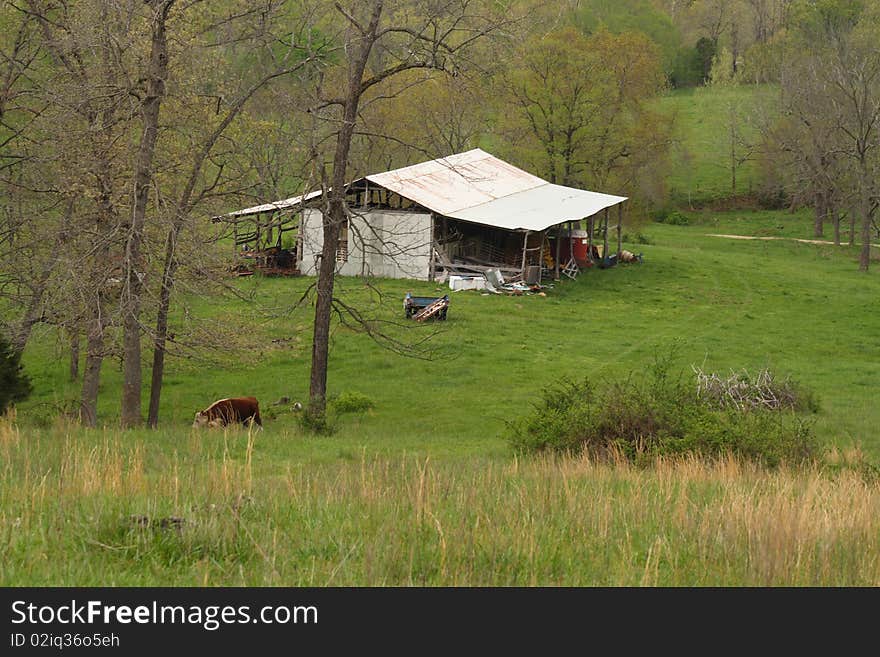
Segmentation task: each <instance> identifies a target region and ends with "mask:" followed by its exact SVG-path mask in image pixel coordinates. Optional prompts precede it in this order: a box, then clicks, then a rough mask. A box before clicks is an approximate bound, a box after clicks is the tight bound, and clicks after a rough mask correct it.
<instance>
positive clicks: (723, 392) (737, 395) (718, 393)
mask: <svg viewBox="0 0 880 657" xmlns="http://www.w3.org/2000/svg"><path fill="white" fill-rule="evenodd" d="M691 367H692V369H693V370H694V374H696V375H697V397H698V398H700V399H707V400H709V401H711V402H713V403H714V404H715V405H717V406H718V407H719V408H736V409H739V410H741V411H745V410H748V409H754V408H769V409H780V408H796V407H797V402H798V393H797V388H796V387H795V385H794V384H793V383H792V381H791V380H790V379H789V378H788V377H786V378H785V379H783V380H781V381H780V380H778V379H776V378H775V377H774V376H773V373H772V372H770V370H768V369H766V368H765V369H763V370H761V371H759V372H758V373H757V374H756V375H755V376H754V377H752V376H751V375H750V374H749V373H748V372H747V371H746V370H742V371H740V372H734V371H731V373H730V374H729V375H728V376H726V377H725V376H719V375H718V374H716V373H714V372H712V373H706V372H703V370H702V369H700V368H698V367H693V366H691Z"/></svg>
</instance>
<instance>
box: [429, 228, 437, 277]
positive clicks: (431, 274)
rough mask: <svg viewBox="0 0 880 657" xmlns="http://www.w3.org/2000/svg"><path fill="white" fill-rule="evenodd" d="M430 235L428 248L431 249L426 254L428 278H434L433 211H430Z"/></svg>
mask: <svg viewBox="0 0 880 657" xmlns="http://www.w3.org/2000/svg"><path fill="white" fill-rule="evenodd" d="M428 235H430V239H429V241H428V248H429V249H431V253H430V255H429V256H428V280H429V281H433V280H434V278H435V277H434V269H435V267H436V261H435V260H434V254H435V253H436V249H434V213H433V212H432V213H431V232H430V233H428Z"/></svg>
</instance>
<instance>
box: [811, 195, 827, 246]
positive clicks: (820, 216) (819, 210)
mask: <svg viewBox="0 0 880 657" xmlns="http://www.w3.org/2000/svg"><path fill="white" fill-rule="evenodd" d="M813 211H814V214H813V237H822V235H823V234H824V225H823V223H824V220H825V213H826V212H827V211H828V206H827V203H826V199H825V194H823V193H822V192H816V201H815V206H814V208H813Z"/></svg>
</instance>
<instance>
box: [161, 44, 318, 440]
mask: <svg viewBox="0 0 880 657" xmlns="http://www.w3.org/2000/svg"><path fill="white" fill-rule="evenodd" d="M309 59H311V58H309ZM308 61H309V60H308V59H307V60H303V61H302V62H299V63H298V64H296V65H294V66H293V67H290V68H286V69H282V70H279V71H276V72H274V73H271V74H269V75H266V76H264V77H263V78H262V79H260V80H258V81H257V82H255V83H254V84H253V85H252V86H251V87H250V89H248V91H247V92H246V93H245V94H244V95H243V96H242V97H241V98H239V99H238V101H237V102H236V103H235V104H234V105H233V106H232V107H231V108H230V109H229V111H228V112H227V113H226V116H225V117H224V118H223V120H222V121H220V123H219V124H218V125H217V127H216V128H215V129H214V131H213V132H212V133H211V136H210V137H208V140H207V141H206V142H205V143H204V144H203V145H202V148H201V150H200V151H198V152H197V153H196V156H195V159H194V161H193V166H192V169H190V172H189V179H188V180H187V183H186V186H185V187H184V190H183V193H182V194H181V196H180V200H179V201H178V203H177V208H176V210H175V212H174V215H173V219H172V222H171V228H170V229H169V230H168V236H167V238H166V241H165V263H164V266H163V268H162V289H161V291H160V292H159V308H158V310H157V311H156V332H155V335H154V338H153V368H152V371H151V376H150V407H149V410H148V412H147V423H148V424H149V426H150V427H152V428H154V429H155V428H156V427H157V426H158V425H159V402H160V400H161V397H162V379H163V377H164V375H165V346H166V344H167V339H168V314H169V312H170V310H171V294H172V292H173V290H174V281H175V276H176V274H177V255H176V253H177V240H178V238H179V237H180V232H181V231H182V230H183V227H184V224H185V222H186V218H187V216H189V213H190V212H191V211H192V208H193V205H194V204H196V203H197V202H198V198H197V197H196V198H194V197H193V195H194V193H195V188H196V184H197V182H198V179H199V175H200V174H201V172H202V166H203V165H204V163H205V160H206V159H208V156H209V155H210V154H211V150H212V149H213V148H214V145H215V144H216V143H217V140H218V139H220V137H221V136H222V135H223V133H224V132H225V131H226V128H228V127H229V125H230V124H231V123H232V122H233V121H234V120H235V118H236V117H237V116H238V115H239V113H240V112H241V110H242V109H243V108H244V106H245V104H246V103H247V102H248V101H249V100H250V99H251V97H253V95H254V94H255V93H256V92H257V91H259V90H260V89H261V88H262V87H263V86H264V85H265V84H266V83H268V82H269V81H271V80H273V79H275V78H277V77H280V76H282V75H286V74H288V73H292V72H293V71H296V70H298V69H300V68H302V67H304V66H305V65H306V63H307V62H308Z"/></svg>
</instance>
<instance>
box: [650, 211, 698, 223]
mask: <svg viewBox="0 0 880 657" xmlns="http://www.w3.org/2000/svg"><path fill="white" fill-rule="evenodd" d="M653 216H654V221H656V222H657V223H658V224H668V225H670V226H688V225H690V223H691V220H690V218H689V217H688V216H687V215H686V214H684V213H683V212H680V211H678V210H671V211H670V210H658V211H657V212H655V213H654V215H653Z"/></svg>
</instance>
